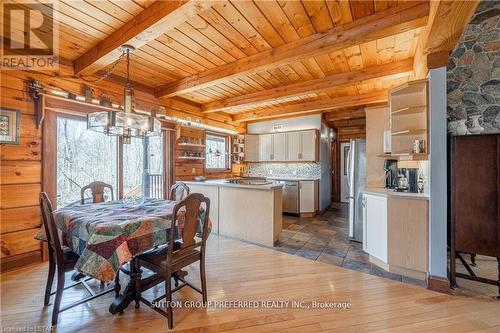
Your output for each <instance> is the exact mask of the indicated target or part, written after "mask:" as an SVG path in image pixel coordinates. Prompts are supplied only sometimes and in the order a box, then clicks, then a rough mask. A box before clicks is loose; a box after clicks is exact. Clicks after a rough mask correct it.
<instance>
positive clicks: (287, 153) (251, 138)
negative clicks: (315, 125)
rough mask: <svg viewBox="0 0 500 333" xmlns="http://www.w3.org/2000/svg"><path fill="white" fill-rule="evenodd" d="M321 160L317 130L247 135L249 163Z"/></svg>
mask: <svg viewBox="0 0 500 333" xmlns="http://www.w3.org/2000/svg"><path fill="white" fill-rule="evenodd" d="M318 159H319V132H318V131H317V130H314V129H312V130H305V131H293V132H281V133H272V134H260V135H255V134H254V135H246V136H245V160H246V161H247V162H316V161H318Z"/></svg>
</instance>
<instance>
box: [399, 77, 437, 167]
mask: <svg viewBox="0 0 500 333" xmlns="http://www.w3.org/2000/svg"><path fill="white" fill-rule="evenodd" d="M427 86H428V83H427V80H426V79H424V80H416V81H409V82H406V83H405V84H403V85H401V86H398V87H395V88H393V89H391V91H390V96H389V100H390V116H391V141H392V144H391V148H392V152H391V153H392V155H393V156H395V157H399V158H400V159H427V153H428V144H429V138H428V135H427V127H428V126H427V122H428V119H427V99H428V97H427V95H428V91H427V89H428V87H427Z"/></svg>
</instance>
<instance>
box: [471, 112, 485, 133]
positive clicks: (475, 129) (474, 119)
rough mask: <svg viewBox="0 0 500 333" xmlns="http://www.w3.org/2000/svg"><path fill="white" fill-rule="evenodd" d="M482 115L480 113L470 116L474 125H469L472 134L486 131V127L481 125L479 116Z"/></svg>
mask: <svg viewBox="0 0 500 333" xmlns="http://www.w3.org/2000/svg"><path fill="white" fill-rule="evenodd" d="M481 117H482V115H480V114H476V115H473V116H470V118H471V119H472V125H471V126H470V127H469V132H471V133H472V134H479V133H481V132H482V131H484V127H482V126H481V125H479V118H481Z"/></svg>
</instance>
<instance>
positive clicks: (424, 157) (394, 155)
mask: <svg viewBox="0 0 500 333" xmlns="http://www.w3.org/2000/svg"><path fill="white" fill-rule="evenodd" d="M377 157H383V158H394V159H398V160H401V161H408V160H413V161H422V160H428V159H429V155H428V154H425V153H421V154H414V153H391V154H378V155H377Z"/></svg>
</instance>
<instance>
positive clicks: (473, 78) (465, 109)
mask: <svg viewBox="0 0 500 333" xmlns="http://www.w3.org/2000/svg"><path fill="white" fill-rule="evenodd" d="M447 91H448V120H449V121H452V120H458V119H466V118H469V117H470V116H472V115H476V114H482V120H481V121H480V124H481V126H482V127H484V128H485V130H484V133H495V132H500V1H490V0H483V1H481V3H480V4H479V6H478V8H477V10H476V13H475V14H474V16H473V18H472V20H471V22H470V23H469V25H468V26H467V28H466V29H465V31H464V33H463V34H462V36H461V38H460V40H459V43H458V44H457V46H456V47H455V49H454V50H453V52H452V54H451V56H450V61H449V63H448V71H447ZM467 125H468V126H469V125H470V119H469V121H468V123H467Z"/></svg>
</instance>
